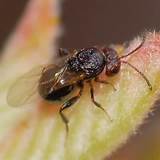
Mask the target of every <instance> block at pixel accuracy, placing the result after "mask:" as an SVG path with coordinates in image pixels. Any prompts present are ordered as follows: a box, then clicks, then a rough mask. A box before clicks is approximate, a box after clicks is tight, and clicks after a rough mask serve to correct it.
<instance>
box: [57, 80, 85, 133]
mask: <svg viewBox="0 0 160 160" xmlns="http://www.w3.org/2000/svg"><path fill="white" fill-rule="evenodd" d="M78 87H79V88H80V90H79V93H78V95H77V96H75V97H72V98H70V99H69V100H67V101H66V102H65V103H64V104H63V105H62V106H61V108H60V110H59V114H60V116H61V118H62V120H63V122H64V124H65V126H66V132H67V134H68V131H69V127H68V122H69V121H68V118H67V117H66V116H65V115H64V113H63V111H64V110H65V109H67V108H69V107H71V106H72V105H73V104H74V103H75V102H76V101H77V100H78V99H79V98H80V97H81V95H82V92H83V84H82V83H80V84H78Z"/></svg>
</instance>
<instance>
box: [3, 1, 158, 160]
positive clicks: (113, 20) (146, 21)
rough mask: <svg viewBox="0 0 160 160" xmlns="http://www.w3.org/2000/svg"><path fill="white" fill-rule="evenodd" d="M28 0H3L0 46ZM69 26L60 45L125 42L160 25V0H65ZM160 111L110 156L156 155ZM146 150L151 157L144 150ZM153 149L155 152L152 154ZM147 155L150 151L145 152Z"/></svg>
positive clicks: (116, 159)
mask: <svg viewBox="0 0 160 160" xmlns="http://www.w3.org/2000/svg"><path fill="white" fill-rule="evenodd" d="M26 2H27V0H13V1H12V0H0V20H1V24H0V47H1V48H2V46H3V44H4V42H5V40H6V38H7V37H8V35H9V33H10V32H11V30H12V29H13V28H14V26H15V24H16V22H17V20H18V19H19V18H20V16H21V14H22V12H23V10H24V7H25V4H26ZM62 22H63V26H64V29H65V33H64V35H63V37H61V39H60V43H59V46H60V47H65V48H81V47H86V46H91V45H97V44H98V45H101V44H111V43H121V42H124V41H128V40H131V39H132V38H133V37H135V36H136V35H138V34H139V33H141V32H143V31H145V30H146V29H147V30H154V29H156V30H159V29H160V1H159V0H132V1H130V0H120V1H118V0H65V1H63V3H62ZM159 135H160V111H159V110H156V111H155V112H154V116H151V115H150V117H149V118H148V119H147V121H146V123H145V124H144V125H143V126H141V128H140V129H139V131H138V133H137V135H134V136H132V137H131V138H130V139H129V141H128V142H127V144H125V145H124V146H123V147H121V148H120V149H119V150H118V151H117V152H115V153H114V154H113V155H112V157H110V158H109V160H135V159H136V160H143V159H144V160H148V159H149V160H150V159H154V156H155V160H157V159H156V155H154V153H153V154H152V151H151V150H152V148H154V147H155V144H156V145H157V147H158V149H157V151H158V152H159V148H160V141H159V140H157V139H154V137H156V136H158V139H160V138H159V137H160V136H159ZM144 150H145V153H148V154H147V157H146V158H145V157H144V155H143V154H142V153H143V152H144ZM150 152H151V154H149V153H150ZM145 156H146V154H145Z"/></svg>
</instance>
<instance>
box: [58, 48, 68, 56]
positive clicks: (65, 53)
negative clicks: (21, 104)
mask: <svg viewBox="0 0 160 160" xmlns="http://www.w3.org/2000/svg"><path fill="white" fill-rule="evenodd" d="M69 54H70V51H69V50H68V49H65V48H59V52H58V56H60V57H64V56H68V55H69Z"/></svg>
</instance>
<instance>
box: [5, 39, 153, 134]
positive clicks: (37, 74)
mask: <svg viewBox="0 0 160 160" xmlns="http://www.w3.org/2000/svg"><path fill="white" fill-rule="evenodd" d="M143 44H144V40H143V41H142V42H141V43H140V44H139V45H138V46H137V47H136V48H135V49H134V50H132V51H131V52H129V53H128V54H125V55H122V56H121V57H120V56H119V55H118V53H117V51H116V50H115V49H113V48H110V47H102V48H100V47H90V48H83V49H79V50H75V51H74V52H73V53H71V52H70V51H68V50H67V49H62V48H61V49H59V56H60V57H67V58H65V61H64V62H63V64H61V65H55V64H51V65H48V66H46V67H44V66H41V67H38V68H36V69H33V70H32V71H29V72H28V73H26V74H24V75H23V76H22V77H20V78H19V79H17V81H16V82H15V83H14V84H13V86H12V87H11V88H10V90H9V91H8V96H7V101H8V103H9V105H12V106H22V105H23V104H25V103H27V102H28V101H29V99H31V97H33V95H34V94H35V93H36V92H37V93H38V94H39V95H40V96H41V97H42V98H43V99H45V100H47V101H61V102H63V99H64V97H66V96H67V95H69V94H70V93H71V92H72V91H73V90H74V89H75V88H77V89H78V94H77V95H75V96H73V97H70V98H68V99H67V100H65V101H64V102H63V103H62V105H61V106H60V109H59V114H60V116H61V118H62V120H63V122H64V124H65V126H66V130H67V132H68V129H69V128H68V122H69V121H68V118H67V117H66V116H65V114H64V110H66V109H67V108H69V107H71V106H72V105H73V104H75V103H76V102H77V100H78V99H79V98H80V97H81V95H82V93H83V89H84V82H87V83H88V84H89V88H90V97H91V101H92V102H93V104H94V105H95V106H96V107H98V108H100V109H101V110H102V111H104V112H105V113H106V114H107V112H106V111H105V109H104V108H103V107H102V106H101V104H100V103H98V102H97V101H96V100H95V96H94V92H95V91H94V87H93V81H95V82H98V83H103V84H110V85H112V84H111V83H109V82H108V81H105V80H101V79H100V78H99V75H100V74H101V73H102V71H105V74H106V75H107V76H108V77H109V76H114V75H116V74H117V73H118V72H119V71H120V68H121V64H122V63H125V64H127V65H129V66H130V67H131V68H133V69H134V70H135V71H137V72H138V73H139V74H140V75H141V76H142V78H143V79H144V80H145V81H146V83H147V85H148V87H149V89H150V90H152V85H151V84H150V82H149V80H148V79H147V78H146V76H145V75H144V74H143V73H142V72H141V71H139V70H138V69H137V68H136V67H134V66H133V65H132V64H130V63H129V62H127V61H125V60H124V58H125V57H128V56H130V55H131V54H133V53H135V52H136V51H137V50H138V49H140V48H141V47H142V45H143ZM112 87H113V88H114V85H112ZM114 89H115V88H114ZM107 116H108V114H107Z"/></svg>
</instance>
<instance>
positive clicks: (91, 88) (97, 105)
mask: <svg viewBox="0 0 160 160" xmlns="http://www.w3.org/2000/svg"><path fill="white" fill-rule="evenodd" d="M89 86H90V94H91V100H92V102H93V103H94V105H95V106H96V107H98V108H100V109H101V110H102V111H103V112H104V113H105V114H106V116H107V117H108V119H109V120H110V121H112V119H111V118H110V116H109V114H108V113H107V111H106V110H105V109H104V108H103V107H102V106H101V104H99V103H98V102H96V100H95V98H94V88H93V84H92V82H91V81H89Z"/></svg>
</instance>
